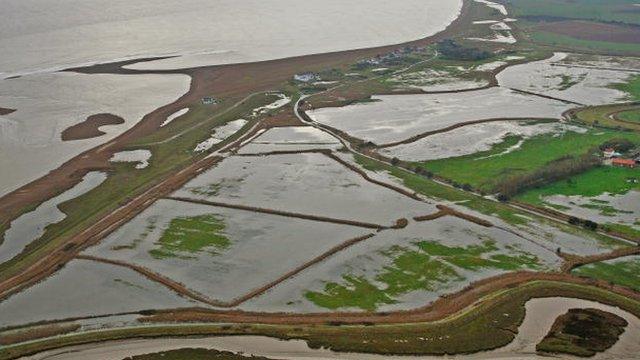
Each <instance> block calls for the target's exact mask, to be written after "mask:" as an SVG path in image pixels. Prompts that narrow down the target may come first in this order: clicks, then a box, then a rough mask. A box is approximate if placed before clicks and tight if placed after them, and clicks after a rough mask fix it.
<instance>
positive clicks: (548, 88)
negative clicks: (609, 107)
mask: <svg viewBox="0 0 640 360" xmlns="http://www.w3.org/2000/svg"><path fill="white" fill-rule="evenodd" d="M570 56H571V55H569V54H566V53H556V54H555V55H554V56H553V57H551V58H550V59H547V60H542V61H536V62H531V63H527V64H522V65H515V66H511V67H509V68H507V69H505V70H504V71H502V72H501V73H500V74H498V76H497V79H498V83H499V84H500V86H504V87H508V88H514V89H519V90H526V91H531V92H534V93H538V94H542V95H546V96H553V97H556V98H559V99H563V100H568V101H573V102H576V103H579V104H584V105H602V104H609V103H612V102H616V101H623V100H626V99H628V96H629V95H628V93H627V92H625V91H623V90H622V89H618V88H616V87H614V85H615V84H619V83H625V82H626V81H627V80H629V79H630V78H631V77H632V75H633V74H632V73H630V72H628V71H614V70H605V69H602V68H600V69H597V68H585V67H581V66H580V65H579V64H580V63H575V62H570V61H571V60H566V59H567V57H570ZM563 61H566V62H563ZM566 64H573V65H577V67H573V66H565V65H566ZM601 66H602V67H603V68H611V67H615V66H616V64H603V65H601Z"/></svg>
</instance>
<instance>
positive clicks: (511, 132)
mask: <svg viewBox="0 0 640 360" xmlns="http://www.w3.org/2000/svg"><path fill="white" fill-rule="evenodd" d="M565 131H577V132H581V131H585V130H584V129H580V128H577V127H575V126H567V125H563V124H558V123H554V122H540V121H532V120H520V121H500V122H491V123H483V124H474V125H467V126H464V127H460V128H457V129H454V130H451V131H447V132H443V133H438V134H434V135H431V136H428V137H425V138H422V139H420V140H417V141H414V142H411V143H408V144H401V145H397V146H393V147H389V148H382V149H380V152H381V153H382V154H385V155H387V156H390V157H397V158H399V159H401V160H405V161H428V160H437V159H445V158H452V157H460V156H464V155H471V154H476V153H480V152H486V151H490V150H491V149H492V148H493V147H494V146H496V145H497V144H500V143H503V142H508V143H511V141H509V140H510V139H516V138H518V139H519V141H518V142H517V143H516V145H518V144H521V143H522V141H524V139H527V138H530V137H533V136H537V135H541V134H547V133H550V134H554V135H559V134H562V133H564V132H565ZM516 145H513V147H509V148H507V149H505V150H504V151H508V150H511V151H513V150H516V148H515V146H516Z"/></svg>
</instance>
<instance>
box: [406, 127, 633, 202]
mask: <svg viewBox="0 0 640 360" xmlns="http://www.w3.org/2000/svg"><path fill="white" fill-rule="evenodd" d="M616 138H625V139H629V140H631V141H633V142H635V143H638V144H640V134H635V133H630V132H621V131H615V130H589V131H588V132H587V133H584V134H579V133H576V132H572V131H569V132H566V133H565V134H564V135H562V136H554V135H553V134H544V135H539V136H535V137H532V138H530V139H527V140H526V141H524V143H523V144H522V146H521V147H520V148H519V149H516V150H514V151H512V152H509V153H506V154H502V155H497V154H500V153H502V152H503V150H504V149H505V148H508V147H510V146H512V144H513V143H514V142H516V139H515V138H513V137H508V138H506V139H505V141H504V142H502V143H500V144H497V145H495V146H494V148H493V149H491V150H489V151H485V152H480V153H476V154H471V155H466V156H461V157H456V158H449V159H441V160H434V161H428V162H425V163H420V164H416V165H418V166H421V167H424V168H425V169H427V170H429V171H431V172H433V173H434V174H437V175H439V176H441V177H444V178H446V179H450V180H452V181H456V182H458V183H460V184H469V185H471V186H472V187H474V188H477V189H480V190H483V191H486V192H492V191H494V190H495V187H496V185H497V184H498V183H499V182H500V181H501V179H504V178H505V177H507V176H513V175H521V174H526V173H530V172H532V171H535V170H537V169H540V168H542V167H544V166H545V165H546V164H548V163H550V162H552V161H554V160H557V159H560V158H562V157H565V156H580V155H584V154H586V153H588V152H589V151H590V150H591V149H593V148H595V147H598V146H599V145H601V144H603V143H604V142H606V141H607V140H610V139H616ZM489 156H491V157H489Z"/></svg>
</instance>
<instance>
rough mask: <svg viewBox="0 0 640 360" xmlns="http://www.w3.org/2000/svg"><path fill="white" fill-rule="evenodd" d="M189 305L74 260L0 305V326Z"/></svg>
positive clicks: (111, 269) (119, 272)
mask: <svg viewBox="0 0 640 360" xmlns="http://www.w3.org/2000/svg"><path fill="white" fill-rule="evenodd" d="M194 305H196V303H195V302H192V301H189V300H187V299H185V298H182V297H180V296H178V295H177V294H174V293H173V292H171V291H170V290H168V289H166V288H164V287H163V286H162V285H160V284H157V283H155V282H152V281H149V280H147V279H145V278H144V277H142V276H140V275H138V274H137V273H135V272H134V271H132V270H129V269H125V268H121V267H115V266H112V265H106V264H99V263H94V262H91V261H87V260H74V261H72V262H71V263H69V264H67V265H66V266H65V267H64V268H63V269H62V270H60V271H59V272H57V273H56V274H55V275H53V276H51V277H50V278H48V279H47V280H45V281H43V282H41V283H39V284H37V285H35V286H33V287H31V288H29V289H27V290H25V291H23V292H21V293H19V294H16V295H13V296H11V297H10V298H8V299H6V300H4V301H2V302H0V327H3V326H10V325H23V324H27V323H32V322H38V321H42V320H61V319H66V318H70V317H78V316H79V317H82V316H95V315H108V314H115V313H123V312H133V311H141V310H145V309H161V308H175V307H184V306H194Z"/></svg>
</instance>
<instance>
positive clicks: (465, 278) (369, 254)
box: [242, 217, 560, 312]
mask: <svg viewBox="0 0 640 360" xmlns="http://www.w3.org/2000/svg"><path fill="white" fill-rule="evenodd" d="M559 263H560V259H559V258H558V257H557V256H556V255H555V254H554V252H553V251H549V250H547V249H544V248H542V247H540V246H537V245H535V244H534V243H530V242H526V241H522V240H521V239H518V238H517V237H515V236H513V235H512V234H511V233H508V232H506V231H503V230H501V229H498V228H484V227H482V226H479V225H476V224H473V223H470V222H467V221H464V220H461V219H457V218H452V217H444V218H441V219H438V220H433V221H428V222H424V223H412V224H410V225H409V226H408V227H407V228H406V229H402V230H397V231H388V232H383V233H380V234H378V235H376V236H375V237H373V238H372V239H370V240H367V241H366V242H363V243H361V244H357V245H355V246H353V247H352V248H351V249H350V250H349V251H348V252H344V253H341V254H337V255H336V256H334V257H332V258H330V259H327V260H326V261H324V262H323V263H322V264H319V265H317V266H315V267H314V268H313V271H308V272H305V273H302V274H300V275H299V276H297V277H295V278H294V279H291V280H289V281H287V282H285V283H283V284H281V285H280V286H278V287H277V288H275V289H273V290H272V291H270V292H269V293H267V294H265V295H264V296H263V297H260V298H256V299H255V300H252V301H249V302H247V303H245V304H244V305H242V308H243V309H247V310H258V309H268V311H275V312H277V311H295V312H314V311H329V310H369V311H372V310H378V311H392V310H407V309H413V308H416V307H419V306H423V305H425V304H428V303H430V302H432V301H434V300H436V299H438V298H439V297H440V296H442V295H444V294H448V293H453V292H456V291H459V290H461V289H462V288H464V287H465V286H467V285H469V284H470V283H472V282H474V281H477V280H480V279H483V278H487V277H490V276H495V275H498V274H501V273H504V272H508V271H514V270H518V269H528V270H540V271H543V270H549V269H554V268H556V267H558V266H559Z"/></svg>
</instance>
